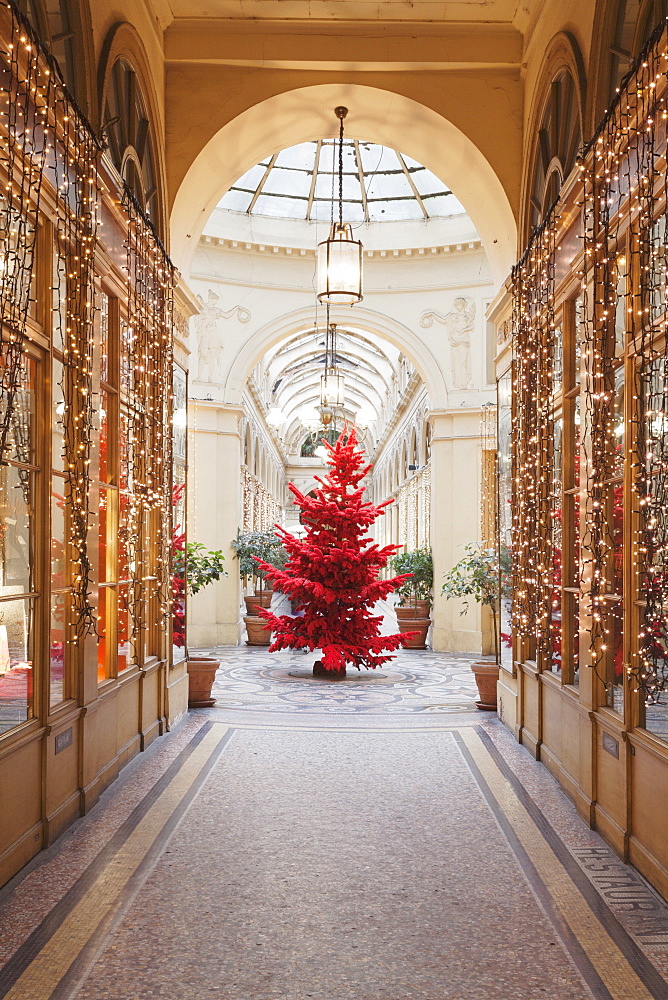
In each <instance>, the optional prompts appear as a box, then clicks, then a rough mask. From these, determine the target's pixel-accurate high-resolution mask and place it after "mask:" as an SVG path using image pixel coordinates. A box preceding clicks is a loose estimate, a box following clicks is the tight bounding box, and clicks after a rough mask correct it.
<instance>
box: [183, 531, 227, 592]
mask: <svg viewBox="0 0 668 1000" xmlns="http://www.w3.org/2000/svg"><path fill="white" fill-rule="evenodd" d="M224 562H225V556H224V555H223V553H222V552H221V550H220V549H213V550H212V549H207V548H206V547H205V546H204V545H202V543H201V542H188V544H187V546H186V547H185V548H176V547H175V548H174V550H173V555H172V572H173V573H174V575H175V576H178V577H180V578H181V579H185V581H186V587H187V590H188V593H189V594H197V593H198V591H200V590H202V588H203V587H206V586H207V585H208V584H209V583H213V582H214V580H220V578H221V576H227V572H226V570H225V567H224V566H223V563H224Z"/></svg>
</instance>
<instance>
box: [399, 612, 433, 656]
mask: <svg viewBox="0 0 668 1000" xmlns="http://www.w3.org/2000/svg"><path fill="white" fill-rule="evenodd" d="M399 624H400V628H401V630H402V632H417V635H412V636H411V637H410V639H402V640H401V645H402V646H403V647H404V649H426V640H427V632H428V631H429V626H430V625H431V618H410V619H409V618H404V619H403V620H400V623H399Z"/></svg>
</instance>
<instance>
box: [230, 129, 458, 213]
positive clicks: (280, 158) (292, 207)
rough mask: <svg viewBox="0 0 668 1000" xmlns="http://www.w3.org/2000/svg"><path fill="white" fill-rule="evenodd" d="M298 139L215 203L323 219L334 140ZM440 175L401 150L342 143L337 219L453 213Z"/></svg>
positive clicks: (332, 186)
mask: <svg viewBox="0 0 668 1000" xmlns="http://www.w3.org/2000/svg"><path fill="white" fill-rule="evenodd" d="M336 147H337V148H336V154H335V142H334V140H333V139H319V140H318V141H317V142H302V143H299V145H297V146H290V147H289V148H288V149H283V150H281V152H280V153H274V155H273V156H268V157H266V159H264V160H262V162H261V163H258V164H257V165H256V166H254V167H251V169H250V170H247V171H246V173H245V174H244V175H243V177H240V178H239V180H238V181H237V182H236V183H235V184H233V185H232V187H231V188H230V189H229V191H228V192H227V194H226V195H225V196H224V197H223V199H222V200H221V201H220V203H219V206H218V207H219V208H223V209H227V210H228V211H231V212H244V213H247V214H249V215H264V216H269V217H272V218H279V219H309V220H320V221H323V222H328V221H329V220H330V218H331V214H332V196H334V199H335V200H336V198H338V142H337V144H336ZM463 213H464V208H463V207H462V205H461V204H460V202H459V201H457V199H456V198H455V196H454V195H453V194H452V192H451V191H449V190H448V189H447V188H446V187H445V185H444V184H443V182H442V181H440V180H439V179H438V177H436V176H435V175H434V174H432V172H431V171H430V170H427V169H426V167H423V166H422V164H420V163H418V162H417V160H413V159H411V157H410V156H406V155H405V153H399V152H396V151H395V150H394V149H390V148H389V147H387V146H378V145H376V144H375V143H373V142H363V141H362V140H358V139H348V140H344V142H343V218H344V222H352V223H356V222H399V221H407V220H412V219H415V220H419V219H432V218H443V217H445V216H450V215H461V214H463Z"/></svg>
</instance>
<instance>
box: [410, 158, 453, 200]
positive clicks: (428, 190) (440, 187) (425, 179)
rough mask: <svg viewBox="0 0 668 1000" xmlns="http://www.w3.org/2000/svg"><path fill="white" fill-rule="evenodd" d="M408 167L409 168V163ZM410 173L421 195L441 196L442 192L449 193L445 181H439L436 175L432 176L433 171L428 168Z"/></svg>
mask: <svg viewBox="0 0 668 1000" xmlns="http://www.w3.org/2000/svg"><path fill="white" fill-rule="evenodd" d="M404 160H405V161H406V160H407V158H406V157H404ZM406 165H407V166H408V163H407V162H406ZM409 172H410V175H411V179H412V181H413V183H414V184H415V187H416V188H417V189H418V193H419V194H422V195H424V194H439V193H440V192H443V191H447V188H446V186H445V184H444V183H443V181H441V180H439V179H438V177H437V176H436V174H432V172H431V170H427V169H426V167H421V168H420V169H419V170H410V171H409Z"/></svg>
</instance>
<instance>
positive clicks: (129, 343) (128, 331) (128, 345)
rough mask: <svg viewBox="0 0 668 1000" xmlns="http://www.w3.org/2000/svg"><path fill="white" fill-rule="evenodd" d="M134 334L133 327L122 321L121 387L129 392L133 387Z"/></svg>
mask: <svg viewBox="0 0 668 1000" xmlns="http://www.w3.org/2000/svg"><path fill="white" fill-rule="evenodd" d="M133 366H134V336H133V332H132V327H130V326H128V324H127V323H125V322H122V323H121V389H122V390H123V391H124V392H125V393H126V394H129V393H130V392H131V391H132V388H133V376H134V371H133Z"/></svg>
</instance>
